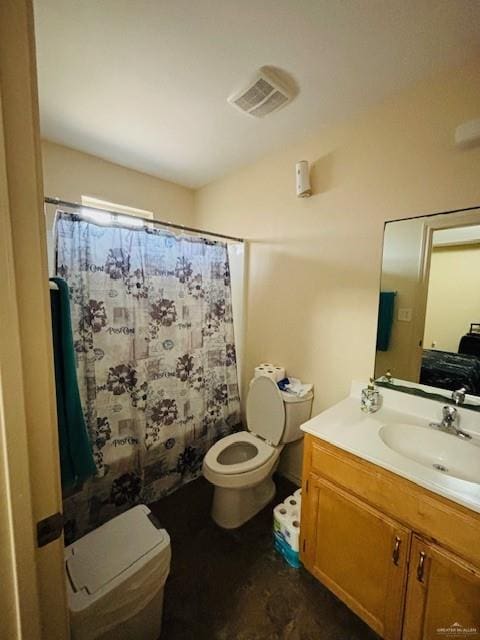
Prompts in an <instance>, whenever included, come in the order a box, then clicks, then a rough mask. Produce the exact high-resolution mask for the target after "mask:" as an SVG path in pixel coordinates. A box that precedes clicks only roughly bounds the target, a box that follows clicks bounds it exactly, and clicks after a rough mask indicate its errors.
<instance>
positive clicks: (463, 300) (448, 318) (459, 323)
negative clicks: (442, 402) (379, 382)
mask: <svg viewBox="0 0 480 640" xmlns="http://www.w3.org/2000/svg"><path fill="white" fill-rule="evenodd" d="M376 348H377V352H376V359H375V378H377V379H378V378H381V377H382V376H384V375H385V373H386V372H387V371H390V372H391V374H392V376H393V378H394V379H396V380H399V379H400V380H405V381H408V382H410V383H420V384H422V385H427V386H428V387H437V388H441V389H445V390H449V391H454V390H458V389H460V388H462V387H464V388H466V390H467V392H468V393H469V394H471V395H476V396H480V207H479V208H475V209H464V210H461V211H453V212H447V213H441V214H436V215H431V216H424V217H421V218H410V219H407V220H398V221H393V222H388V223H387V224H386V225H385V233H384V244H383V260H382V275H381V282H380V305H379V317H378V331H377V346H376Z"/></svg>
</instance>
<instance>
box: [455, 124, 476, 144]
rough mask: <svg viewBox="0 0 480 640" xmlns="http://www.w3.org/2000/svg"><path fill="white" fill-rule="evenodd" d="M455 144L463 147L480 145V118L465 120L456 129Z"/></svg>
mask: <svg viewBox="0 0 480 640" xmlns="http://www.w3.org/2000/svg"><path fill="white" fill-rule="evenodd" d="M455 144H456V146H457V147H462V148H467V147H476V146H477V145H480V118H477V119H476V120H469V121H468V122H463V123H462V124H461V125H459V126H458V127H457V128H456V129H455Z"/></svg>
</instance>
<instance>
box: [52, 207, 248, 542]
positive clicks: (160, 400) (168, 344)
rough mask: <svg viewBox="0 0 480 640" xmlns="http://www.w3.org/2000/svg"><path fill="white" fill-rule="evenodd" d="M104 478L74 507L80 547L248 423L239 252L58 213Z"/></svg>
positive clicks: (72, 531)
mask: <svg viewBox="0 0 480 640" xmlns="http://www.w3.org/2000/svg"><path fill="white" fill-rule="evenodd" d="M55 238H56V252H57V274H58V275H59V276H61V277H62V278H64V279H65V280H66V282H67V283H68V286H69V289H70V296H71V312H72V325H73V327H72V328H73V336H74V346H75V352H76V358H77V372H78V380H79V388H80V396H81V400H82V406H83V410H84V412H85V418H86V424H87V427H88V431H89V434H90V437H91V442H92V446H93V452H94V458H95V463H96V466H97V476H96V477H95V478H93V479H92V480H89V481H87V482H86V483H85V484H84V485H83V486H82V487H80V488H78V489H77V490H76V491H75V492H73V493H72V494H71V495H68V496H65V497H64V515H65V521H66V524H65V537H66V540H67V542H71V541H73V540H75V539H76V538H78V537H79V536H81V535H83V534H84V533H86V532H87V531H89V530H91V529H93V528H95V527H96V526H98V525H99V524H101V523H102V522H105V521H106V520H109V519H110V518H111V517H113V516H114V515H116V514H117V513H120V512H121V511H124V510H125V509H127V508H129V507H130V506H132V504H135V503H136V502H139V501H142V502H147V503H148V502H152V501H154V500H157V499H158V498H160V497H161V496H163V495H165V494H167V493H169V492H170V491H172V490H174V489H175V488H177V487H179V486H180V485H181V484H183V483H185V482H187V481H189V480H191V479H193V478H195V477H197V476H198V475H199V474H200V471H201V463H202V459H203V456H204V455H205V453H206V452H207V450H208V449H209V447H210V446H211V445H212V444H213V443H214V442H215V441H216V440H218V439H219V438H221V437H223V436H225V435H226V434H228V433H230V432H232V431H233V430H234V429H235V427H236V426H237V425H238V424H239V423H240V403H239V393H238V383H237V369H236V357H235V343H234V333H233V320H232V305H231V289H230V274H229V264H228V254H227V246H226V244H225V243H222V242H217V241H215V242H214V241H211V240H208V239H206V238H203V237H196V236H187V235H184V234H182V235H175V234H173V233H171V232H169V231H165V230H163V229H158V228H151V227H148V226H142V227H141V228H126V227H120V226H102V225H100V224H97V223H95V222H94V221H92V220H91V219H89V218H87V217H85V216H79V215H76V214H71V213H66V212H58V213H57V221H56V231H55Z"/></svg>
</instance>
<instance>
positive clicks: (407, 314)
mask: <svg viewBox="0 0 480 640" xmlns="http://www.w3.org/2000/svg"><path fill="white" fill-rule="evenodd" d="M398 319H399V321H400V322H411V321H412V310H411V309H407V308H403V309H399V310H398Z"/></svg>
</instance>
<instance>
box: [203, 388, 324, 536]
mask: <svg viewBox="0 0 480 640" xmlns="http://www.w3.org/2000/svg"><path fill="white" fill-rule="evenodd" d="M312 398H313V394H312V393H311V392H310V393H309V394H308V395H306V396H305V397H303V398H298V397H296V396H293V395H291V394H288V393H284V392H282V391H280V390H279V388H278V386H277V384H276V382H274V381H273V380H271V379H270V378H267V377H259V378H254V379H253V380H252V381H251V383H250V387H249V391H248V397H247V428H248V431H240V432H238V433H233V434H231V435H229V436H226V437H224V438H221V439H220V440H219V441H218V442H216V443H215V444H214V445H213V447H211V448H210V449H209V451H208V452H207V455H206V456H205V458H204V460H203V475H204V476H205V478H206V479H207V480H208V481H209V482H211V483H212V484H213V485H214V487H215V490H214V494H213V503H212V511H211V514H212V518H213V520H214V521H215V522H216V523H217V524H218V525H219V526H221V527H223V528H224V529H235V528H237V527H239V526H241V525H242V524H244V523H245V522H247V520H250V518H252V517H253V516H254V515H255V514H256V513H258V512H259V511H260V510H261V509H263V507H264V506H265V505H266V504H268V503H269V502H270V500H272V498H273V496H274V495H275V483H274V482H273V478H272V476H273V473H274V471H275V469H276V468H277V465H278V461H279V457H280V453H281V451H282V449H283V447H284V445H285V444H286V443H288V442H293V441H294V440H298V439H300V438H301V437H302V435H303V434H302V431H301V430H300V425H301V424H302V423H303V422H305V421H306V420H308V418H309V417H310V411H311V406H312Z"/></svg>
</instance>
